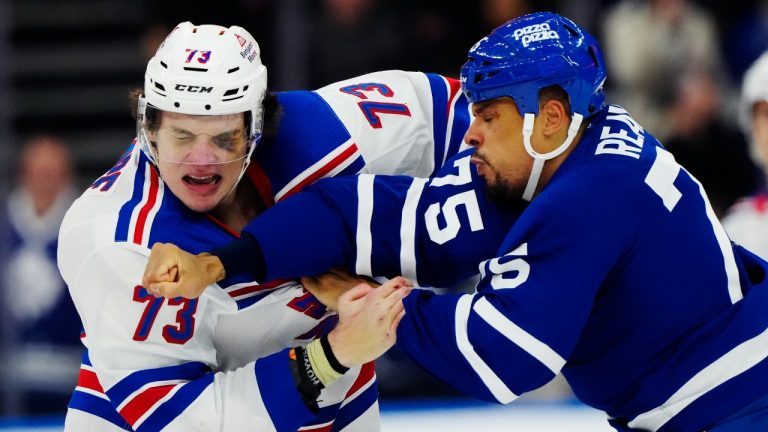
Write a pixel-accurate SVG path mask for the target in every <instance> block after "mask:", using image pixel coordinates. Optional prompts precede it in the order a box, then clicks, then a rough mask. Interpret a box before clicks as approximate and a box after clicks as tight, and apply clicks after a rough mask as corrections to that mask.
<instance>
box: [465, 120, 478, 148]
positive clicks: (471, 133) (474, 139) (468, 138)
mask: <svg viewBox="0 0 768 432" xmlns="http://www.w3.org/2000/svg"><path fill="white" fill-rule="evenodd" d="M476 123H477V120H473V121H472V124H470V125H469V129H467V132H466V133H465V134H464V142H465V143H467V145H470V146H472V147H477V146H479V145H480V140H481V138H482V137H481V135H480V133H479V132H478V131H477V127H476V126H475V124H476Z"/></svg>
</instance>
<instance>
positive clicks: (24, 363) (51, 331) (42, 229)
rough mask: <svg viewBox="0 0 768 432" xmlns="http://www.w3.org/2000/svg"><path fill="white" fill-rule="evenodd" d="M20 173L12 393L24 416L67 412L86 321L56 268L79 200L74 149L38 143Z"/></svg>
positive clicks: (49, 139)
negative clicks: (66, 220) (64, 229)
mask: <svg viewBox="0 0 768 432" xmlns="http://www.w3.org/2000/svg"><path fill="white" fill-rule="evenodd" d="M18 169H19V172H18V185H17V186H16V187H15V189H14V190H13V191H12V192H11V194H10V196H9V198H8V202H7V206H6V213H7V218H8V226H9V231H10V233H9V237H10V238H9V239H7V244H8V251H9V253H8V257H7V258H8V261H7V263H6V264H5V269H4V270H5V271H4V272H3V284H4V294H5V302H4V303H5V304H6V305H9V310H6V311H5V313H7V314H10V315H11V320H10V323H11V324H12V325H13V327H14V330H15V332H14V335H15V337H16V340H15V341H12V342H13V343H14V345H12V346H11V348H12V350H11V353H12V354H11V358H12V361H11V362H10V364H6V365H5V366H6V368H7V372H9V380H10V382H9V383H8V385H9V386H10V387H11V388H13V389H14V391H15V393H16V397H17V400H16V403H17V404H18V406H17V407H16V409H20V410H22V412H26V413H43V412H64V411H65V410H66V405H67V402H68V397H69V394H70V393H71V391H72V388H73V387H74V385H75V382H76V379H77V372H78V365H79V363H80V355H81V353H82V349H81V346H80V338H79V335H80V329H81V326H80V319H79V317H78V315H77V312H76V311H75V308H74V305H73V304H72V300H71V299H70V297H69V295H68V293H67V288H66V286H65V284H64V282H63V280H62V279H61V276H60V275H59V271H58V268H57V267H56V247H57V236H58V231H59V225H60V224H61V220H62V218H63V217H64V213H65V212H66V210H67V209H68V208H69V205H70V204H71V203H72V201H73V200H74V199H75V192H74V188H73V185H72V164H71V160H70V155H69V151H68V148H67V146H66V144H65V143H64V142H62V141H61V140H60V139H59V138H57V137H54V136H45V135H41V136H35V137H32V138H30V139H28V140H27V141H26V142H25V143H24V145H23V147H22V150H21V154H20V157H19V162H18Z"/></svg>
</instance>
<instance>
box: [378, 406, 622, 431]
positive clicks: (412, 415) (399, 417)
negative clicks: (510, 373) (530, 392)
mask: <svg viewBox="0 0 768 432" xmlns="http://www.w3.org/2000/svg"><path fill="white" fill-rule="evenodd" d="M381 414H382V428H381V429H382V432H468V431H483V432H516V431H521V432H612V431H615V429H613V428H612V427H610V426H609V425H608V422H607V420H606V417H605V414H604V413H602V412H600V411H597V410H594V409H591V408H588V407H585V406H583V405H581V404H578V403H575V402H574V403H561V402H558V403H544V402H518V403H515V402H513V403H512V404H510V405H491V404H480V403H476V402H467V401H429V402H421V401H408V402H405V401H403V402H388V401H382V402H381Z"/></svg>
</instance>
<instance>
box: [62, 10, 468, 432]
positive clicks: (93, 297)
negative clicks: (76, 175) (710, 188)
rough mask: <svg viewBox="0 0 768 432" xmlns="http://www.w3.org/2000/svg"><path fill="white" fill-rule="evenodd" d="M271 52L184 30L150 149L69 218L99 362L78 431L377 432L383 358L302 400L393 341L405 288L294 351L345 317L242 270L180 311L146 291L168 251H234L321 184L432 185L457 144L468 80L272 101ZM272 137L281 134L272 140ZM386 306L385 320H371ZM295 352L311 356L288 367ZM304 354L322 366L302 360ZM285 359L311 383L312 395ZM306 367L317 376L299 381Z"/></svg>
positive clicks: (355, 301)
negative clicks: (369, 178)
mask: <svg viewBox="0 0 768 432" xmlns="http://www.w3.org/2000/svg"><path fill="white" fill-rule="evenodd" d="M258 50H259V48H258V45H257V44H256V42H255V41H254V40H253V39H252V37H251V36H250V35H249V34H248V33H247V31H245V30H244V29H242V28H240V27H234V26H233V27H230V28H224V27H219V26H210V25H206V26H194V25H192V24H190V23H182V24H180V25H179V26H177V27H176V29H175V30H174V31H173V32H172V33H171V34H170V35H169V36H168V38H167V39H166V41H165V42H164V43H163V45H162V46H161V47H160V48H159V49H158V52H157V54H156V55H155V57H153V59H151V60H150V62H149V64H148V68H147V74H146V79H145V87H144V89H143V91H142V92H140V93H139V94H137V95H136V96H137V108H138V109H137V116H138V139H137V141H136V142H135V143H134V144H132V145H131V146H130V147H129V148H128V149H127V151H126V152H125V154H124V155H123V156H122V157H121V158H120V160H119V161H118V163H117V164H116V165H115V167H114V168H112V169H111V170H109V171H108V172H107V173H106V174H105V175H103V176H102V177H100V178H99V179H97V180H96V181H95V182H94V183H93V184H92V185H91V187H90V188H89V189H88V190H87V191H86V192H85V193H84V194H83V195H82V196H81V197H80V199H78V200H77V202H76V203H75V204H73V206H72V208H70V210H69V212H68V213H67V217H66V218H65V221H64V223H63V224H62V227H61V230H60V236H59V238H60V243H59V254H58V259H59V263H58V264H59V269H60V271H61V273H62V275H63V276H64V278H65V280H66V281H67V284H68V286H69V290H70V294H71V295H72V297H73V300H74V302H75V304H76V306H77V309H78V312H79V314H80V316H81V319H82V321H83V326H84V332H83V334H82V335H81V339H82V341H83V343H84V344H85V345H86V347H87V348H88V352H87V354H86V355H85V356H84V359H83V365H82V368H81V373H80V378H79V380H78V384H77V388H76V389H75V392H74V395H73V397H72V400H71V403H70V407H69V408H70V409H69V411H68V415H67V419H66V422H65V429H66V430H98V431H114V430H131V429H133V430H136V431H142V430H146V431H154V430H160V429H162V430H279V431H283V430H289V431H290V430H291V429H293V430H295V429H296V427H298V426H299V425H301V424H302V422H305V421H308V419H311V421H310V423H309V424H305V425H304V426H303V428H302V430H307V431H309V430H338V431H349V432H351V431H366V432H368V431H371V430H378V428H379V425H378V405H377V400H376V396H377V392H376V383H375V374H374V370H373V367H372V364H371V363H368V364H366V365H365V366H362V367H357V366H356V367H353V368H351V370H350V371H349V372H347V373H345V374H344V375H343V376H341V377H340V378H338V380H337V381H335V382H333V383H331V384H330V385H328V386H325V388H324V389H322V391H321V393H320V397H319V399H318V401H317V406H316V408H318V410H319V415H318V416H315V417H312V416H311V414H312V413H310V412H309V411H308V410H306V408H304V407H303V402H302V399H301V398H299V397H298V396H299V394H300V395H301V396H302V397H303V398H304V399H306V400H305V402H306V403H307V405H308V406H309V407H312V408H315V404H314V401H313V398H314V397H315V396H317V395H316V394H315V392H316V390H318V387H320V386H319V385H317V383H318V382H317V381H316V380H311V379H309V378H310V377H313V376H317V374H318V373H319V374H320V377H321V378H322V381H327V383H330V382H331V381H333V379H335V375H337V372H334V370H336V371H339V370H344V369H346V368H345V367H344V366H342V365H341V364H335V363H334V362H333V361H332V357H331V356H330V354H335V355H336V357H338V361H339V362H341V363H343V365H346V366H353V365H356V364H359V363H360V362H362V361H364V360H365V359H371V358H373V357H375V356H376V355H378V354H380V353H381V352H383V350H384V349H386V347H387V346H389V345H391V343H392V341H393V339H394V335H393V332H392V331H391V329H392V326H395V325H396V323H397V320H398V319H399V318H398V317H399V316H400V314H399V313H398V312H397V311H398V307H401V306H398V304H401V303H400V302H399V300H398V298H399V297H400V296H402V295H404V294H406V293H407V292H408V290H409V289H408V287H407V284H404V285H403V286H404V287H405V289H403V290H392V292H391V294H392V295H384V294H376V293H370V294H366V293H367V292H368V291H367V289H366V287H361V288H360V289H359V290H358V291H357V295H355V296H352V298H351V299H350V303H349V305H350V306H349V308H351V312H352V314H351V315H348V316H349V318H347V319H345V318H344V316H345V313H344V311H343V310H341V311H340V314H339V316H340V318H339V320H340V322H341V324H339V325H338V326H336V327H335V330H333V332H331V333H330V334H329V335H328V338H327V339H324V338H322V339H319V342H312V343H310V344H309V345H308V347H309V348H308V349H306V350H303V351H302V350H301V349H296V348H295V347H296V346H298V345H301V346H303V345H305V344H307V343H308V342H309V341H310V340H312V339H315V338H318V337H319V336H321V335H323V334H326V333H328V331H329V330H330V329H331V328H334V323H335V322H336V319H337V318H336V316H335V314H332V313H330V312H328V311H326V309H325V308H324V307H323V306H322V305H321V304H320V303H319V302H317V300H316V299H314V298H313V297H312V296H311V295H310V294H309V293H307V292H306V291H305V290H303V288H302V287H301V286H300V285H299V284H298V283H296V282H295V281H271V283H269V284H258V283H256V282H255V281H253V279H252V278H251V277H250V276H249V275H245V274H243V275H235V274H233V273H230V275H229V276H228V277H227V279H226V280H225V281H222V283H221V284H219V290H215V291H214V290H212V291H211V294H212V295H211V296H210V297H209V296H207V295H204V296H202V297H201V298H200V299H199V300H196V301H186V300H184V299H171V300H169V301H167V302H166V301H164V300H162V299H156V298H153V297H152V296H151V295H149V294H148V293H147V292H146V291H145V289H144V288H143V287H141V286H140V276H141V271H142V270H143V268H144V261H145V260H146V258H147V255H148V253H149V249H148V248H149V247H150V246H151V245H152V244H153V243H155V242H158V241H171V240H174V241H180V242H182V243H183V244H184V245H185V247H187V248H192V249H197V250H202V249H208V248H212V247H215V246H217V245H222V244H225V243H226V242H227V241H229V240H230V239H232V238H234V237H236V236H237V235H238V234H237V233H238V232H239V231H240V229H241V228H242V227H243V226H244V225H245V223H246V222H247V221H248V220H249V219H250V218H252V217H253V216H254V215H255V214H258V213H259V212H260V211H262V210H263V208H264V207H266V206H268V205H270V204H271V203H273V202H275V201H279V200H281V199H282V198H284V197H287V196H290V195H291V194H293V193H294V192H296V191H298V190H299V189H301V188H302V187H303V186H304V185H306V184H309V183H311V182H313V181H315V180H317V179H319V178H322V177H327V176H333V175H339V174H345V173H356V172H370V173H397V172H402V173H409V174H413V175H429V174H431V173H433V172H434V171H435V169H436V168H437V167H439V166H440V165H441V164H442V163H443V161H444V160H445V159H446V158H448V157H449V156H450V155H452V154H454V153H455V152H456V151H458V149H459V147H460V145H461V137H462V136H463V132H464V131H465V130H466V127H467V124H468V110H467V103H466V99H465V98H464V97H463V95H462V94H461V93H460V92H459V91H458V90H459V85H458V81H456V80H451V79H447V78H444V77H441V76H437V75H432V74H425V73H418V72H403V71H385V72H377V73H372V74H368V75H365V76H362V77H357V78H353V79H350V80H346V81H343V82H340V83H335V84H332V85H329V86H327V87H325V88H323V89H319V90H317V91H313V92H309V91H294V92H284V93H278V94H267V96H266V101H265V102H263V103H262V97H265V93H267V91H266V71H265V68H264V66H263V65H262V64H261V62H260V58H259V51H258ZM262 132H264V133H265V134H267V133H268V132H271V133H270V134H268V135H269V136H268V137H265V139H264V140H263V141H262V142H260V143H259V139H260V137H261V135H262ZM393 142H397V143H398V145H394V144H392V143H393ZM257 143H259V144H260V145H259V146H256V144H257ZM251 152H252V153H253V157H254V159H255V160H254V161H251ZM249 162H251V163H250V164H249ZM241 179H242V181H241ZM181 239H183V240H181ZM222 293H223V295H222ZM395 293H396V294H395ZM384 297H386V298H387V299H388V300H386V301H384V302H380V301H379V300H381V299H383V298H384ZM377 298H378V300H376V299H377ZM374 300H376V301H374ZM387 308H388V310H389V311H390V312H389V313H387V314H385V317H384V318H385V319H384V321H380V320H375V321H371V319H369V317H374V316H375V314H370V313H368V312H366V311H370V310H379V311H381V310H382V309H387ZM349 311H350V309H348V312H349ZM345 322H346V323H345ZM387 322H389V323H390V324H391V326H390V327H386V326H383V324H385V323H387ZM276 323H279V325H277V324H276ZM347 323H353V324H352V325H347ZM224 324H226V325H224ZM367 324H374V325H373V327H372V328H371V329H370V332H369V331H367V330H365V327H366V326H367ZM340 329H341V330H340ZM226 330H229V332H227V331H226ZM246 330H247V331H246ZM344 332H346V336H343V337H340V338H338V341H339V343H338V344H335V343H333V341H334V340H337V336H338V335H339V334H343V333H344ZM227 333H229V334H227ZM351 335H358V336H360V335H362V337H363V340H360V339H357V340H355V341H352V340H351ZM371 335H374V336H375V337H373V338H371V337H370V336H371ZM225 339H226V341H225ZM233 341H234V342H233ZM324 341H327V342H329V343H327V344H326V343H325V342H324ZM331 346H333V350H332V351H329V350H330V349H331ZM222 347H224V348H227V349H222ZM291 347H294V353H297V352H303V353H306V357H305V358H302V357H301V356H296V358H295V359H292V360H290V361H289V358H290V357H289V356H288V354H287V353H286V349H288V348H291ZM274 353H276V354H274ZM324 354H325V355H326V357H329V361H328V362H327V363H325V362H324V361H323V355H324ZM306 358H308V359H310V363H311V364H310V363H297V360H298V361H299V362H301V361H302V360H303V359H306ZM255 360H256V361H255ZM318 361H319V362H320V363H317V362H318ZM334 364H335V365H336V366H337V367H336V368H333V370H329V369H327V366H328V365H334ZM288 365H290V368H294V369H296V370H297V373H298V374H300V376H299V377H298V390H299V391H298V392H297V388H296V386H295V385H294V384H295V383H294V378H295V377H292V376H291V374H290V373H288V374H287V376H286V373H287V372H290V370H291V369H290V368H289V367H288ZM300 365H304V366H306V367H310V366H311V367H313V368H314V366H318V367H319V368H320V369H318V370H314V371H313V370H310V369H307V370H306V373H304V374H302V372H301V369H299V368H298V367H299V366H300ZM307 365H309V366H307ZM310 381H311V382H310ZM310 384H311V385H310ZM297 403H298V404H297Z"/></svg>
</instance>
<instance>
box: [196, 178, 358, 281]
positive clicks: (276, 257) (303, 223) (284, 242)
mask: <svg viewBox="0 0 768 432" xmlns="http://www.w3.org/2000/svg"><path fill="white" fill-rule="evenodd" d="M308 209H311V211H310V212H311V217H308V216H307V213H308ZM347 223H348V222H346V221H345V219H344V218H343V215H341V214H339V213H338V212H337V209H336V208H335V207H334V206H333V205H332V204H331V203H328V202H327V201H326V200H325V199H324V198H323V197H322V196H321V195H320V194H318V193H312V192H304V193H301V194H297V195H294V196H292V197H290V198H288V199H286V200H285V201H282V202H281V203H280V205H278V206H275V207H273V208H270V209H269V210H267V211H266V212H265V213H263V214H262V215H260V216H259V217H258V218H256V219H255V220H254V221H252V222H251V223H250V224H249V225H248V226H246V228H245V229H244V230H243V233H242V235H241V237H240V238H239V239H237V240H234V241H233V242H232V243H230V244H229V245H227V246H225V247H222V248H218V249H214V250H212V251H211V253H212V254H213V255H216V256H218V257H219V258H220V259H221V262H222V264H223V266H224V271H225V273H226V274H227V275H235V274H241V273H248V274H251V275H253V276H254V277H255V279H256V280H259V281H269V280H274V279H281V278H297V277H301V276H306V275H315V274H319V273H323V272H325V271H327V270H328V269H330V268H333V267H337V266H343V265H345V264H346V261H347V256H349V255H350V254H352V253H353V252H351V251H354V242H353V239H352V238H351V237H350V236H349V235H348V232H349V231H350V230H349V227H348V226H346V224H347Z"/></svg>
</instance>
